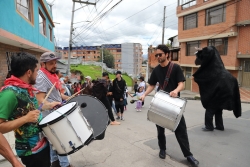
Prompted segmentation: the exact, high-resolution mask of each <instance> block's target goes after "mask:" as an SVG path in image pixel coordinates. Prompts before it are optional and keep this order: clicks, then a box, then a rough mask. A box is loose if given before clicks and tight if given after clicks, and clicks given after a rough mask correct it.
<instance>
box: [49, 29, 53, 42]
mask: <svg viewBox="0 0 250 167" xmlns="http://www.w3.org/2000/svg"><path fill="white" fill-rule="evenodd" d="M52 36H53V35H52V28H51V27H50V26H49V40H50V41H52Z"/></svg>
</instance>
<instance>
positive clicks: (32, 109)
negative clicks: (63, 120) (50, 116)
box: [0, 53, 57, 167]
mask: <svg viewBox="0 0 250 167" xmlns="http://www.w3.org/2000/svg"><path fill="white" fill-rule="evenodd" d="M38 70H39V68H38V60H37V59H36V57H35V56H33V55H31V54H28V53H17V54H16V55H13V56H12V57H11V74H12V75H11V77H10V78H8V79H6V80H5V82H4V86H3V87H2V88H1V93H0V101H1V103H0V132H1V133H7V132H10V131H12V130H13V131H14V133H15V138H16V140H15V149H16V153H17V155H18V156H19V157H20V158H21V161H22V163H23V164H24V165H25V166H26V167H50V165H51V163H50V148H49V143H48V141H47V139H46V138H45V137H44V136H43V135H42V133H41V129H40V128H39V127H38V125H37V122H38V121H40V120H41V119H42V114H41V112H40V111H38V110H37V108H38V101H37V99H36V96H35V94H34V91H37V90H36V89H35V88H34V87H33V86H32V85H34V84H35V83H36V76H37V72H38ZM54 105H57V103H52V104H51V105H47V104H45V105H43V108H42V109H50V108H52V107H54ZM7 120H8V121H7ZM1 144H3V143H2V141H1Z"/></svg>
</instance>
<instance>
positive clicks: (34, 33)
mask: <svg viewBox="0 0 250 167" xmlns="http://www.w3.org/2000/svg"><path fill="white" fill-rule="evenodd" d="M0 20H1V23H0V86H1V85H2V84H3V81H4V80H5V78H6V75H7V72H8V65H7V59H6V52H9V53H16V52H21V51H24V52H28V53H31V54H33V55H35V56H37V57H38V58H39V57H40V55H41V54H42V53H43V52H46V51H54V50H55V47H54V41H53V39H54V35H53V27H54V23H53V20H52V13H51V11H50V9H49V7H48V5H47V3H46V1H45V0H26V1H20V0H12V1H10V0H1V1H0Z"/></svg>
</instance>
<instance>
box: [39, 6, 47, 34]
mask: <svg viewBox="0 0 250 167" xmlns="http://www.w3.org/2000/svg"><path fill="white" fill-rule="evenodd" d="M39 31H40V33H41V34H43V35H45V36H46V19H45V17H44V15H43V13H42V12H41V11H40V10H39Z"/></svg>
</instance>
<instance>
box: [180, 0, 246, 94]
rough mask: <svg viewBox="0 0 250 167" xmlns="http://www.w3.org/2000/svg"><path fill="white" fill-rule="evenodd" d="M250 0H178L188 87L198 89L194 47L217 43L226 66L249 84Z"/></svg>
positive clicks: (182, 52)
mask: <svg viewBox="0 0 250 167" xmlns="http://www.w3.org/2000/svg"><path fill="white" fill-rule="evenodd" d="M249 7H250V0H178V6H177V17H178V40H179V42H180V48H181V49H180V55H179V58H178V63H179V64H180V65H181V67H182V69H183V72H184V74H185V77H186V79H187V82H186V85H185V89H187V90H192V91H194V92H198V91H199V89H198V85H197V84H196V83H195V82H194V80H193V78H192V74H193V73H194V72H196V71H197V69H198V67H197V66H195V64H194V61H195V58H196V57H195V55H194V53H195V51H196V50H195V47H198V48H203V47H206V46H210V45H211V46H215V47H216V48H217V50H218V51H219V53H220V55H221V58H222V61H223V62H224V65H225V68H226V69H227V70H228V71H229V72H230V73H231V74H232V75H233V76H235V77H236V78H237V79H238V82H239V85H240V86H243V87H250V33H249V32H250V10H249Z"/></svg>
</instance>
